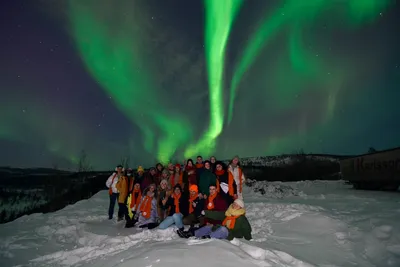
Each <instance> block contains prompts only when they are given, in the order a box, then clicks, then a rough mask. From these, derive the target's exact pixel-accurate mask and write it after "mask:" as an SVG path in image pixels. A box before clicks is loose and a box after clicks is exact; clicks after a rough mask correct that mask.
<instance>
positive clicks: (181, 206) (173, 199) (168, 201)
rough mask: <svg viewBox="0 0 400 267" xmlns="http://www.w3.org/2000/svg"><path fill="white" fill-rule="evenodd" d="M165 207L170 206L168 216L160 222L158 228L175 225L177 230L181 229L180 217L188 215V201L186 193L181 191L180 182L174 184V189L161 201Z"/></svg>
mask: <svg viewBox="0 0 400 267" xmlns="http://www.w3.org/2000/svg"><path fill="white" fill-rule="evenodd" d="M162 205H163V207H164V208H165V209H168V208H170V212H169V216H168V217H167V218H165V219H164V221H162V222H161V223H160V226H159V229H167V228H168V227H170V226H171V225H174V224H175V225H176V227H178V229H179V230H181V231H183V229H184V228H183V222H182V219H183V217H184V216H187V215H188V210H189V201H188V197H187V194H186V193H182V187H181V185H180V184H176V185H175V186H174V191H173V193H172V195H171V196H169V193H168V194H167V197H166V198H165V199H164V200H163V201H162Z"/></svg>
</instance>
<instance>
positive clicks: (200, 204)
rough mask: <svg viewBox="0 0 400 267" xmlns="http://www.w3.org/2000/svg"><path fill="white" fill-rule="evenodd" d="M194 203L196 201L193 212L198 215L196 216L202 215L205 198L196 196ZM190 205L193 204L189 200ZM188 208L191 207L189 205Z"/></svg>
mask: <svg viewBox="0 0 400 267" xmlns="http://www.w3.org/2000/svg"><path fill="white" fill-rule="evenodd" d="M188 202H189V201H188ZM193 203H196V207H193V208H194V211H193V213H194V214H195V215H196V217H200V216H201V212H202V211H203V210H204V199H200V198H196V199H195V200H194V201H193V202H192V205H193ZM189 205H191V204H190V202H189ZM188 209H189V207H188Z"/></svg>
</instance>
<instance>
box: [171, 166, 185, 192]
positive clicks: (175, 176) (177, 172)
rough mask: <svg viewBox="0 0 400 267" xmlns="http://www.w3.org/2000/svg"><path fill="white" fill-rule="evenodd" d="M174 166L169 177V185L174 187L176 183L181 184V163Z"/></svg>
mask: <svg viewBox="0 0 400 267" xmlns="http://www.w3.org/2000/svg"><path fill="white" fill-rule="evenodd" d="M174 168H175V169H174V172H173V173H172V174H171V175H170V177H169V181H170V183H171V187H174V186H175V185H176V184H180V185H181V186H182V179H183V172H182V171H181V165H180V164H179V163H177V164H176V165H175V167H174Z"/></svg>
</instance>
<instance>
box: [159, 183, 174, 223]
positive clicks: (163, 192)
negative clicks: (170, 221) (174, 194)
mask: <svg viewBox="0 0 400 267" xmlns="http://www.w3.org/2000/svg"><path fill="white" fill-rule="evenodd" d="M167 192H169V193H168V194H169V195H170V194H171V188H170V187H169V184H168V181H167V180H161V182H160V185H159V186H158V193H157V196H158V200H157V211H158V219H159V222H162V221H163V220H164V219H165V218H166V217H167V210H166V209H165V207H164V205H163V204H162V201H163V200H164V199H166V198H167Z"/></svg>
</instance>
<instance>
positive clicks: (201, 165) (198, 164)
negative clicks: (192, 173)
mask: <svg viewBox="0 0 400 267" xmlns="http://www.w3.org/2000/svg"><path fill="white" fill-rule="evenodd" d="M203 167H204V164H203V163H196V169H200V168H203Z"/></svg>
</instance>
